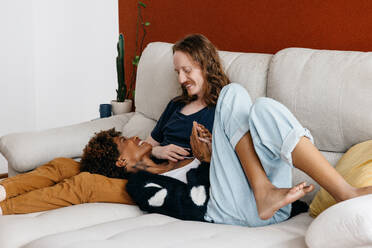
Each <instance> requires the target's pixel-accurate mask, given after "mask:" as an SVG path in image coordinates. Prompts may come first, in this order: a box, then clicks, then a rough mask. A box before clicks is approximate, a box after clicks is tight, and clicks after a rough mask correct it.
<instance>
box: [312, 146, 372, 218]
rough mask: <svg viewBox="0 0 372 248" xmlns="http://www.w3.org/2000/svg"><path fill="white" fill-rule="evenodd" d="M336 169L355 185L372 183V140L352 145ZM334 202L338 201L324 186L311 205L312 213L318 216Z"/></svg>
mask: <svg viewBox="0 0 372 248" xmlns="http://www.w3.org/2000/svg"><path fill="white" fill-rule="evenodd" d="M336 170H337V171H338V172H339V173H340V174H341V176H342V177H343V178H345V180H346V181H347V182H348V183H349V184H351V185H352V186H354V187H358V188H359V187H365V186H370V185H372V140H369V141H366V142H363V143H360V144H358V145H355V146H353V147H351V148H350V149H349V150H348V151H347V152H346V153H345V155H344V156H342V158H341V159H340V161H339V162H338V163H337V165H336ZM334 204H336V201H335V200H334V199H333V197H332V196H331V195H330V194H329V193H328V192H327V191H325V190H324V189H323V188H322V189H321V190H320V191H319V192H318V193H317V194H316V196H315V198H314V200H313V201H312V203H311V205H310V215H311V216H313V217H316V216H318V215H319V214H320V213H321V212H322V211H324V210H325V209H327V208H328V207H330V206H332V205H334Z"/></svg>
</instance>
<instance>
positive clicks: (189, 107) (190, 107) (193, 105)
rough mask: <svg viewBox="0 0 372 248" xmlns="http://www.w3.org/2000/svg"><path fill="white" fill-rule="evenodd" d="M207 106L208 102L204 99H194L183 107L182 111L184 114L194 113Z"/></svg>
mask: <svg viewBox="0 0 372 248" xmlns="http://www.w3.org/2000/svg"><path fill="white" fill-rule="evenodd" d="M206 106H207V104H206V103H205V102H204V101H203V100H195V101H192V102H190V103H188V104H186V105H185V106H184V107H183V108H182V109H181V111H180V112H181V113H182V114H184V115H192V114H194V113H196V112H198V111H200V110H202V109H203V108H205V107H206Z"/></svg>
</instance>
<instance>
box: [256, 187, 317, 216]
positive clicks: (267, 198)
mask: <svg viewBox="0 0 372 248" xmlns="http://www.w3.org/2000/svg"><path fill="white" fill-rule="evenodd" d="M313 190H314V185H312V184H310V185H309V186H307V185H306V182H302V183H300V184H297V185H296V186H294V187H292V188H275V187H274V188H270V189H269V190H266V191H265V192H262V193H261V194H260V193H258V194H257V196H256V192H255V198H256V204H257V210H258V215H259V216H260V218H261V219H263V220H267V219H270V218H271V217H272V216H273V215H274V214H275V212H276V211H278V210H279V209H280V208H282V207H284V206H286V205H288V204H290V203H292V202H294V201H296V200H298V199H300V198H301V197H303V196H304V195H305V194H307V193H309V192H311V191H313Z"/></svg>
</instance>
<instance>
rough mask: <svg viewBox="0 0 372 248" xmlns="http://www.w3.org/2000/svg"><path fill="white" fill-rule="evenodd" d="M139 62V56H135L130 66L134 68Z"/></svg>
mask: <svg viewBox="0 0 372 248" xmlns="http://www.w3.org/2000/svg"><path fill="white" fill-rule="evenodd" d="M139 60H140V56H138V55H137V56H136V57H134V59H133V60H132V64H133V65H135V66H137V65H138V63H139Z"/></svg>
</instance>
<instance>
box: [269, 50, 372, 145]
mask: <svg viewBox="0 0 372 248" xmlns="http://www.w3.org/2000/svg"><path fill="white" fill-rule="evenodd" d="M371 66H372V53H371V52H369V53H365V52H347V51H330V50H313V49H304V48H288V49H284V50H281V51H279V52H278V53H277V54H275V55H274V57H273V59H272V62H271V65H270V70H269V76H268V83H267V95H268V97H272V98H274V99H276V100H278V101H280V102H282V103H283V104H284V105H286V106H287V107H288V108H289V109H290V110H291V111H292V112H293V113H294V115H295V116H296V117H297V118H298V119H299V120H300V122H301V123H302V124H303V125H304V126H305V127H306V128H308V129H309V130H310V131H311V133H312V135H313V137H314V141H315V144H316V146H317V147H318V148H319V149H320V150H323V151H331V152H345V151H346V150H347V149H348V148H349V147H351V146H353V145H355V144H358V143H360V142H363V141H365V140H368V139H372V115H371V106H372V83H371V82H372V73H371Z"/></svg>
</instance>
